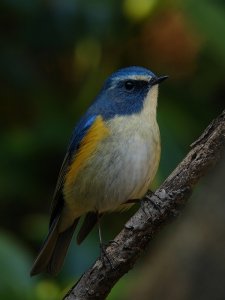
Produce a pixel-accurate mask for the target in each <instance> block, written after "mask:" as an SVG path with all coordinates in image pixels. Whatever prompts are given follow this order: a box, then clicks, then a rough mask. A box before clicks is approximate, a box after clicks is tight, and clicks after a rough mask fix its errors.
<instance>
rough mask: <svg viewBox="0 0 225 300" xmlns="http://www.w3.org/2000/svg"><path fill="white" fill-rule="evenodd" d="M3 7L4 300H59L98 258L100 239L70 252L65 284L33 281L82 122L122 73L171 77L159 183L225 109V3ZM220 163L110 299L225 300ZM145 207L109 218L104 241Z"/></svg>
mask: <svg viewBox="0 0 225 300" xmlns="http://www.w3.org/2000/svg"><path fill="white" fill-rule="evenodd" d="M0 8H1V10H0V23H1V36H0V43H1V48H0V49H1V50H0V83H1V89H0V93H1V106H0V112H1V119H0V122H1V129H0V130H1V148H0V165H1V168H0V199H1V201H0V211H1V230H0V266H1V272H0V298H1V299H36V300H45V299H48V300H49V299H60V298H61V297H62V295H63V294H64V293H65V291H66V290H67V289H68V288H69V287H70V286H71V284H72V282H74V281H75V280H76V278H79V276H80V275H81V274H82V272H84V271H85V269H87V267H88V266H89V265H90V264H92V263H93V262H94V260H95V258H96V257H97V255H98V254H99V248H98V236H97V232H96V231H94V232H93V233H92V234H91V235H90V236H89V238H88V239H87V240H86V241H85V242H84V244H83V245H81V246H80V247H78V246H76V245H75V242H73V243H72V245H71V248H70V251H69V254H68V256H67V259H66V263H65V265H64V268H63V271H62V273H61V274H60V275H59V276H58V277H57V278H54V279H52V278H49V277H48V276H46V275H42V276H39V277H36V278H32V279H31V278H30V277H29V269H30V267H31V263H32V260H33V259H34V256H35V255H36V254H37V251H38V249H39V247H40V245H41V242H42V241H43V238H44V236H45V234H46V232H47V226H48V211H49V206H50V201H51V197H52V194H53V191H54V186H55V183H56V180H57V175H58V171H59V168H60V165H61V162H62V159H63V156H64V154H65V151H66V146H67V143H68V140H69V138H70V134H71V132H72V129H73V126H74V124H75V122H76V121H77V120H78V118H79V116H80V115H81V114H82V113H83V112H84V111H85V109H86V108H87V106H88V105H89V103H90V102H91V101H92V99H93V98H94V97H95V95H96V93H97V92H98V90H99V88H100V87H101V84H102V82H103V80H104V79H105V78H106V77H107V76H108V75H109V74H110V73H111V72H113V71H115V70H116V69H118V68H121V67H124V66H129V65H142V66H145V67H147V68H150V69H151V70H153V71H154V72H155V73H157V74H162V75H164V74H167V75H169V76H170V78H169V80H168V81H167V82H165V84H163V86H161V89H160V96H159V107H158V121H159V125H160V129H161V137H162V159H161V164H160V168H159V171H158V174H157V177H156V179H155V181H154V184H153V189H154V188H155V187H156V186H158V185H159V184H160V183H161V182H162V181H163V180H164V179H165V178H166V176H167V175H168V174H169V173H170V172H171V171H172V170H173V168H174V167H175V166H176V165H177V163H178V162H179V161H180V160H181V159H182V158H183V156H184V155H185V153H187V152H188V149H189V145H190V143H192V142H193V141H194V139H195V138H197V137H198V135H199V134H200V133H201V131H202V130H203V129H204V127H205V126H206V125H207V124H208V123H209V121H210V120H211V119H212V118H213V117H215V116H216V115H217V114H219V113H220V112H221V111H222V109H223V108H224V98H225V78H224V67H225V39H224V37H225V5H224V1H222V0H216V1H210V0H204V1H203V0H199V1H194V0H184V1H179V0H165V1H157V0H140V1H135V0H123V1H118V0H117V1H115V0H114V1H113V0H108V1H103V0H102V1H101V0H94V1H82V0H45V1H44V0H42V1H38V0H33V1H28V0H21V1H14V0H7V1H6V0H3V1H2V2H1V4H0ZM221 166H223V165H222V164H221ZM221 166H220V169H219V170H215V171H214V172H213V173H211V175H209V177H208V178H206V179H205V180H203V181H202V182H201V185H200V186H199V188H198V189H197V190H196V191H195V193H194V195H193V197H192V200H191V201H190V204H189V206H188V207H187V208H186V209H185V211H184V213H183V214H182V216H181V218H180V219H179V220H178V221H177V222H175V223H174V224H173V225H171V226H168V227H167V229H165V230H164V231H163V232H162V233H161V234H160V235H159V237H158V239H156V240H155V241H154V243H153V244H152V247H151V248H150V249H149V252H148V253H145V255H144V257H143V258H142V260H141V261H140V263H139V264H138V265H137V266H136V268H135V269H134V270H133V271H132V272H130V273H129V274H128V275H127V276H125V277H124V278H123V279H122V280H121V281H120V283H119V284H117V285H116V286H115V288H114V289H113V291H112V293H111V294H110V296H109V299H131V298H132V297H133V299H138V298H140V296H141V297H142V298H143V297H144V296H143V295H145V299H224V298H225V289H224V280H225V244H224V219H225V209H224V201H222V199H223V200H224V199H225V192H224V186H223V185H224V184H222V181H221V178H225V172H224V168H222V167H221ZM206 195H207V197H206ZM203 208H204V211H202V210H203ZM135 209H137V207H134V208H133V209H132V210H130V211H128V212H127V213H123V214H112V215H109V216H107V217H105V219H104V235H105V239H106V240H107V239H112V238H113V236H115V235H116V233H118V232H119V230H120V228H121V227H122V226H123V224H124V223H125V221H126V220H127V219H128V217H129V216H130V215H131V214H132V212H133V211H135ZM203 213H204V214H203ZM199 215H201V217H199ZM115 220H116V221H115ZM215 233H216V234H215ZM181 266H182V267H181ZM212 278H213V280H212ZM134 295H135V296H134Z"/></svg>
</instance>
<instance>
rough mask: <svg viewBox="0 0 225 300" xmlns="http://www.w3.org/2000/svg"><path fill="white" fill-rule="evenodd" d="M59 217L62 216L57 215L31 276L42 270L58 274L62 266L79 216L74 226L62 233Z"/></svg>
mask: <svg viewBox="0 0 225 300" xmlns="http://www.w3.org/2000/svg"><path fill="white" fill-rule="evenodd" d="M59 219H60V218H59V217H57V219H56V220H55V221H54V222H53V224H52V226H51V228H50V230H49V234H48V236H47V238H46V240H45V242H44V244H43V246H42V249H41V251H40V253H39V255H38V257H37V258H36V260H35V262H34V264H33V267H32V269H31V272H30V275H31V276H33V275H37V274H39V273H41V272H48V273H49V274H51V275H56V274H58V272H59V271H60V270H61V268H62V265H63V262H64V258H65V255H66V253H67V250H68V247H69V244H70V241H71V239H72V236H73V233H74V230H75V228H76V226H77V223H78V221H79V218H77V219H76V220H75V221H74V223H73V225H72V226H70V227H69V228H68V229H66V230H65V231H63V232H60V233H59V232H58V225H59Z"/></svg>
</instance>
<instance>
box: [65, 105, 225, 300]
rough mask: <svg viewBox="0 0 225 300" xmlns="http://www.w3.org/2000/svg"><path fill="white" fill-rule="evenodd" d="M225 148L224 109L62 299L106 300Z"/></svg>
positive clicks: (179, 208) (176, 212)
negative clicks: (104, 252) (104, 253)
mask: <svg viewBox="0 0 225 300" xmlns="http://www.w3.org/2000/svg"><path fill="white" fill-rule="evenodd" d="M224 149H225V110H224V111H223V113H222V114H221V115H220V116H219V117H218V118H217V119H215V120H214V121H212V123H211V124H210V125H209V126H208V127H207V128H206V129H205V131H204V132H203V134H202V135H201V136H200V137H199V139H197V140H196V141H195V142H194V143H193V144H192V145H191V150H190V152H189V153H188V154H187V156H186V157H185V158H184V159H183V161H182V162H181V163H180V164H179V165H178V166H177V168H176V169H175V170H174V171H173V172H172V174H171V175H170V176H169V177H168V178H167V179H166V180H165V182H164V183H163V184H162V185H161V187H160V188H159V189H158V190H157V191H156V192H155V193H154V194H149V193H148V194H147V195H146V196H145V197H144V200H145V201H144V202H143V205H142V207H141V208H140V209H139V210H138V211H137V212H136V213H135V214H134V216H133V217H131V219H130V220H129V221H128V222H127V223H126V225H125V226H124V228H123V229H122V231H121V232H120V233H119V234H118V236H117V237H116V238H115V242H116V243H112V244H111V245H110V246H108V247H107V249H106V253H107V257H108V259H109V260H110V261H111V262H112V265H113V268H112V266H111V265H110V264H109V262H108V260H107V258H106V257H105V256H104V257H103V258H102V259H100V258H99V259H98V260H97V261H96V262H95V264H94V265H93V266H92V267H91V268H90V269H89V270H88V271H86V273H84V274H83V275H82V277H81V278H80V279H79V281H78V282H77V283H76V284H75V285H74V287H73V288H72V289H71V290H70V291H69V292H68V293H67V295H66V296H65V298H64V299H65V300H75V299H79V300H84V299H85V300H87V299H92V300H93V299H105V298H106V296H107V295H108V294H109V292H110V290H111V289H112V287H113V286H114V285H115V283H116V282H117V281H118V280H119V279H120V278H121V277H122V276H123V275H124V274H125V273H127V272H128V271H129V270H130V269H132V267H133V265H134V263H135V262H136V260H137V259H138V257H139V256H140V255H141V253H142V251H143V250H145V249H146V247H147V246H148V244H149V242H150V241H151V240H152V239H153V237H154V236H155V235H156V234H157V232H158V231H159V230H160V229H161V227H162V226H163V225H165V224H166V223H168V221H169V220H171V219H173V218H174V217H175V216H177V214H178V213H179V211H180V210H181V208H182V206H183V205H184V204H185V203H186V202H187V199H188V198H189V197H190V195H191V192H192V189H193V187H194V186H195V184H196V183H197V182H198V180H199V179H200V178H201V177H203V176H204V175H205V174H206V172H207V170H208V168H209V167H211V166H212V165H214V164H215V163H216V162H217V161H218V160H219V159H220V157H221V156H222V154H223V153H224Z"/></svg>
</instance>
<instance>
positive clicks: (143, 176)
mask: <svg viewBox="0 0 225 300" xmlns="http://www.w3.org/2000/svg"><path fill="white" fill-rule="evenodd" d="M156 140H158V142H156V141H155V139H153V137H152V135H151V134H150V133H149V136H147V137H144V138H143V136H140V135H139V134H133V135H131V136H130V138H129V139H128V138H124V137H123V138H121V139H119V138H118V136H116V138H113V137H112V136H111V137H109V138H106V139H105V140H104V141H103V142H102V143H101V145H99V147H98V149H97V150H96V152H95V154H94V155H93V156H92V157H91V158H90V159H89V161H88V162H87V163H86V165H85V167H84V168H83V169H82V170H81V171H80V172H79V175H78V176H77V178H76V180H75V182H74V185H73V187H72V188H71V191H70V193H69V197H68V199H66V202H67V204H69V206H70V207H71V208H72V209H74V210H76V211H79V212H80V214H82V213H84V212H88V211H99V212H104V211H113V210H116V209H118V208H119V207H120V206H121V204H122V203H124V202H126V201H127V200H129V199H135V198H140V197H142V196H143V195H144V193H145V192H146V191H147V189H148V187H149V184H150V182H151V180H152V179H153V177H154V175H155V173H156V170H157V168H158V163H159V157H160V147H159V139H156Z"/></svg>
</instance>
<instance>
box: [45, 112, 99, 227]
mask: <svg viewBox="0 0 225 300" xmlns="http://www.w3.org/2000/svg"><path fill="white" fill-rule="evenodd" d="M96 117H97V116H96V115H92V116H90V115H85V116H84V117H83V118H82V119H81V120H80V122H79V123H78V125H77V126H76V127H75V129H74V131H73V134H72V137H71V141H70V143H69V146H68V149H67V152H66V155H65V158H64V160H63V163H62V166H61V169H60V172H59V177H58V180H57V184H56V188H55V192H54V196H53V201H52V205H51V218H50V224H49V226H51V224H52V222H53V220H54V219H55V217H56V216H58V215H59V214H60V213H61V210H62V208H63V205H64V199H63V194H62V188H63V184H64V180H65V175H66V172H67V170H68V167H69V166H70V163H71V161H72V159H73V156H74V154H75V153H76V151H77V149H78V148H79V145H80V142H81V140H82V139H83V137H84V136H85V134H86V132H87V131H88V129H89V128H90V127H91V125H92V124H93V123H94V121H95V119H96Z"/></svg>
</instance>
